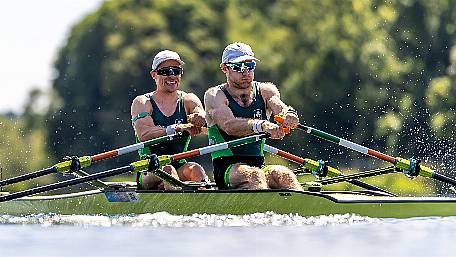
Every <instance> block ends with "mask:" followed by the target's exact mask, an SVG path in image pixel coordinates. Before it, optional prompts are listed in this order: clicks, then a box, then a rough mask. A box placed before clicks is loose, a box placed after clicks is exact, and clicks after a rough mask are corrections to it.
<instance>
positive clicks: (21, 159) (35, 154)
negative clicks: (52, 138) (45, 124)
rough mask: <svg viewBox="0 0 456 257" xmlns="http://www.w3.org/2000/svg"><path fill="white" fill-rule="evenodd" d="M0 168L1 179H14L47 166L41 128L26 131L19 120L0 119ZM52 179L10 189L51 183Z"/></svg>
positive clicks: (22, 121)
mask: <svg viewBox="0 0 456 257" xmlns="http://www.w3.org/2000/svg"><path fill="white" fill-rule="evenodd" d="M0 131H2V133H1V134H0V145H1V146H2V147H0V168H1V169H2V179H6V178H11V177H15V176H18V175H21V174H25V173H29V172H32V171H35V170H39V169H42V168H43V167H47V166H49V165H50V164H51V163H52V161H53V159H52V158H51V157H50V156H49V153H48V149H47V145H46V142H47V140H46V134H45V131H44V129H43V128H33V129H32V130H30V129H28V128H27V126H26V122H25V121H24V120H23V119H20V118H15V117H6V116H0ZM52 180H53V178H52V177H47V178H42V179H40V180H38V181H34V180H32V181H29V182H27V183H23V184H16V185H14V187H13V186H11V187H10V188H12V189H13V190H15V189H16V190H17V189H19V188H23V187H29V186H30V185H35V183H36V184H39V183H44V182H46V183H49V182H52Z"/></svg>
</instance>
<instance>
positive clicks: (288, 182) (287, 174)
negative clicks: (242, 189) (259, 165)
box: [265, 165, 304, 191]
mask: <svg viewBox="0 0 456 257" xmlns="http://www.w3.org/2000/svg"><path fill="white" fill-rule="evenodd" d="M265 172H266V180H267V183H268V186H269V187H270V188H274V189H294V190H299V191H304V189H303V188H302V186H301V184H300V183H299V181H298V179H297V178H296V175H295V174H294V173H293V172H292V171H291V170H290V169H288V168H287V167H285V166H281V165H268V166H266V169H265Z"/></svg>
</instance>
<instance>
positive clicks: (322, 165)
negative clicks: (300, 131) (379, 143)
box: [264, 144, 391, 194]
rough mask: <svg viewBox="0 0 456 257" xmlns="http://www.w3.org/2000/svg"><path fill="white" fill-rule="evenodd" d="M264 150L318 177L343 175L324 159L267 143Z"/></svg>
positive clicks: (354, 182) (367, 185)
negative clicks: (292, 151)
mask: <svg viewBox="0 0 456 257" xmlns="http://www.w3.org/2000/svg"><path fill="white" fill-rule="evenodd" d="M264 150H265V151H266V152H269V153H272V154H275V155H278V156H280V157H283V158H285V159H287V160H290V161H292V162H295V163H298V164H301V165H302V167H303V168H304V169H307V170H309V171H310V172H311V173H312V174H313V175H315V176H318V177H336V178H337V177H340V176H342V172H341V171H339V170H337V169H335V168H333V167H331V166H329V165H327V164H326V162H324V161H322V160H318V161H314V160H312V159H308V158H305V159H304V158H301V157H299V156H297V155H294V154H292V153H289V152H285V151H283V150H280V149H278V148H275V147H273V146H270V145H266V144H265V145H264ZM345 181H346V182H349V183H351V184H353V185H356V186H359V187H362V188H365V189H369V190H374V191H381V192H384V193H388V194H391V193H390V192H388V191H386V190H384V189H381V188H379V187H376V186H373V185H370V184H367V183H365V182H362V181H359V180H355V179H348V180H345ZM341 182H342V181H341Z"/></svg>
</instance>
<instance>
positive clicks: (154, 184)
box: [141, 172, 164, 190]
mask: <svg viewBox="0 0 456 257" xmlns="http://www.w3.org/2000/svg"><path fill="white" fill-rule="evenodd" d="M141 185H142V187H143V188H144V189H148V190H163V189H164V186H163V181H162V180H161V178H159V177H157V176H155V175H154V174H153V173H152V172H147V173H145V174H143V175H142V177H141Z"/></svg>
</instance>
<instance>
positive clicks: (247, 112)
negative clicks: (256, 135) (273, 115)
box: [207, 81, 267, 159]
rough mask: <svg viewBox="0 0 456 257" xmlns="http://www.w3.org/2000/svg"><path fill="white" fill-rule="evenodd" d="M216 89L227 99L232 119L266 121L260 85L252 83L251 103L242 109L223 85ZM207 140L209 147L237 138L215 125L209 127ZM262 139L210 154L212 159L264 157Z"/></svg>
mask: <svg viewBox="0 0 456 257" xmlns="http://www.w3.org/2000/svg"><path fill="white" fill-rule="evenodd" d="M218 88H219V89H220V90H222V92H223V93H224V94H225V96H226V98H227V99H228V107H229V108H230V109H231V111H232V112H233V114H234V117H240V118H250V119H260V120H266V119H267V115H266V104H265V103H264V99H263V97H262V96H261V92H260V83H259V82H257V81H254V82H253V102H252V103H251V104H250V105H249V106H247V107H242V106H240V105H239V104H238V103H237V102H236V101H235V100H234V98H233V97H232V96H231V95H230V94H229V93H228V91H227V90H226V88H225V87H224V84H222V85H218ZM207 136H208V138H209V145H213V144H219V143H223V142H227V141H231V140H234V139H238V138H239V137H236V136H231V135H228V134H227V133H226V132H225V131H223V130H222V129H221V128H220V127H219V126H218V125H217V124H215V125H213V126H211V127H210V128H209V129H208V135H207ZM264 141H265V140H264V139H263V140H261V141H258V142H254V143H251V144H246V145H242V146H237V147H233V148H231V149H225V150H220V151H217V152H214V153H212V154H211V156H212V159H215V158H219V157H223V156H264V154H263V148H264Z"/></svg>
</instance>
